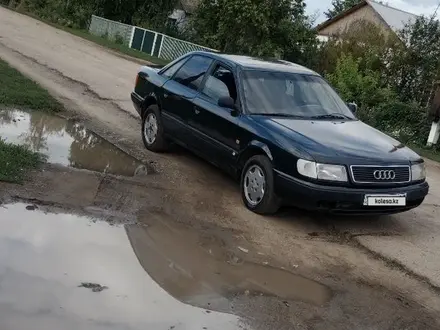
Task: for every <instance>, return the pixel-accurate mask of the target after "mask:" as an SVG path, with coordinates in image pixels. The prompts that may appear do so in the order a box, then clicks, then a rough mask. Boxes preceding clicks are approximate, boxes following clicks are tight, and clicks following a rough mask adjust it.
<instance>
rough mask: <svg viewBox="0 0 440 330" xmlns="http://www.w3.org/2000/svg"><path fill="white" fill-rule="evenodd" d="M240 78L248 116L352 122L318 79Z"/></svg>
mask: <svg viewBox="0 0 440 330" xmlns="http://www.w3.org/2000/svg"><path fill="white" fill-rule="evenodd" d="M243 76H244V80H243V88H244V99H245V103H246V107H247V109H248V111H249V112H250V113H252V114H261V115H269V116H270V115H280V116H293V117H300V118H331V117H340V118H344V119H353V120H354V119H356V118H355V117H354V115H353V113H352V112H351V111H350V109H348V107H347V105H346V104H345V103H344V101H342V99H341V98H340V97H339V95H338V94H337V93H336V92H335V91H334V90H333V88H331V87H330V85H329V84H328V83H327V82H326V81H325V80H324V79H323V78H321V77H319V76H314V75H307V74H295V73H285V72H266V71H251V70H249V71H244V72H243Z"/></svg>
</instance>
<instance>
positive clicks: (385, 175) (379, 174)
mask: <svg viewBox="0 0 440 330" xmlns="http://www.w3.org/2000/svg"><path fill="white" fill-rule="evenodd" d="M373 175H374V178H375V179H376V180H394V179H395V178H396V172H394V171H393V170H377V171H374V173H373Z"/></svg>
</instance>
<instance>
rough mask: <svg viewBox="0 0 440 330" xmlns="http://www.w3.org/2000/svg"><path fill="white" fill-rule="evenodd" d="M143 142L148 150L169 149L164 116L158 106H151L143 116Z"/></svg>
mask: <svg viewBox="0 0 440 330" xmlns="http://www.w3.org/2000/svg"><path fill="white" fill-rule="evenodd" d="M142 141H143V142H144V145H145V147H146V148H147V149H148V150H151V151H154V152H160V151H165V150H167V148H168V144H167V141H166V139H165V137H164V129H163V125H162V116H161V114H160V111H159V108H158V106H157V105H155V104H153V105H150V106H149V107H148V108H147V109H146V110H145V113H144V114H143V116H142Z"/></svg>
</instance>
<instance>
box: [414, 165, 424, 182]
mask: <svg viewBox="0 0 440 330" xmlns="http://www.w3.org/2000/svg"><path fill="white" fill-rule="evenodd" d="M411 178H412V181H421V180H425V179H426V169H425V163H419V164H414V165H412V166H411Z"/></svg>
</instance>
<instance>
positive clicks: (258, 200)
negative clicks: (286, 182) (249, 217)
mask: <svg viewBox="0 0 440 330" xmlns="http://www.w3.org/2000/svg"><path fill="white" fill-rule="evenodd" d="M240 186H241V195H242V199H243V202H244V204H245V205H246V207H247V208H248V209H249V210H251V211H253V212H255V213H259V214H273V213H276V212H277V211H278V209H279V207H280V200H279V198H278V197H277V196H276V194H275V189H274V177H273V168H272V163H271V162H270V160H269V158H267V157H266V156H262V155H257V156H253V157H251V158H250V159H249V160H248V161H247V162H246V164H245V166H244V169H243V172H242V174H241V185H240Z"/></svg>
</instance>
